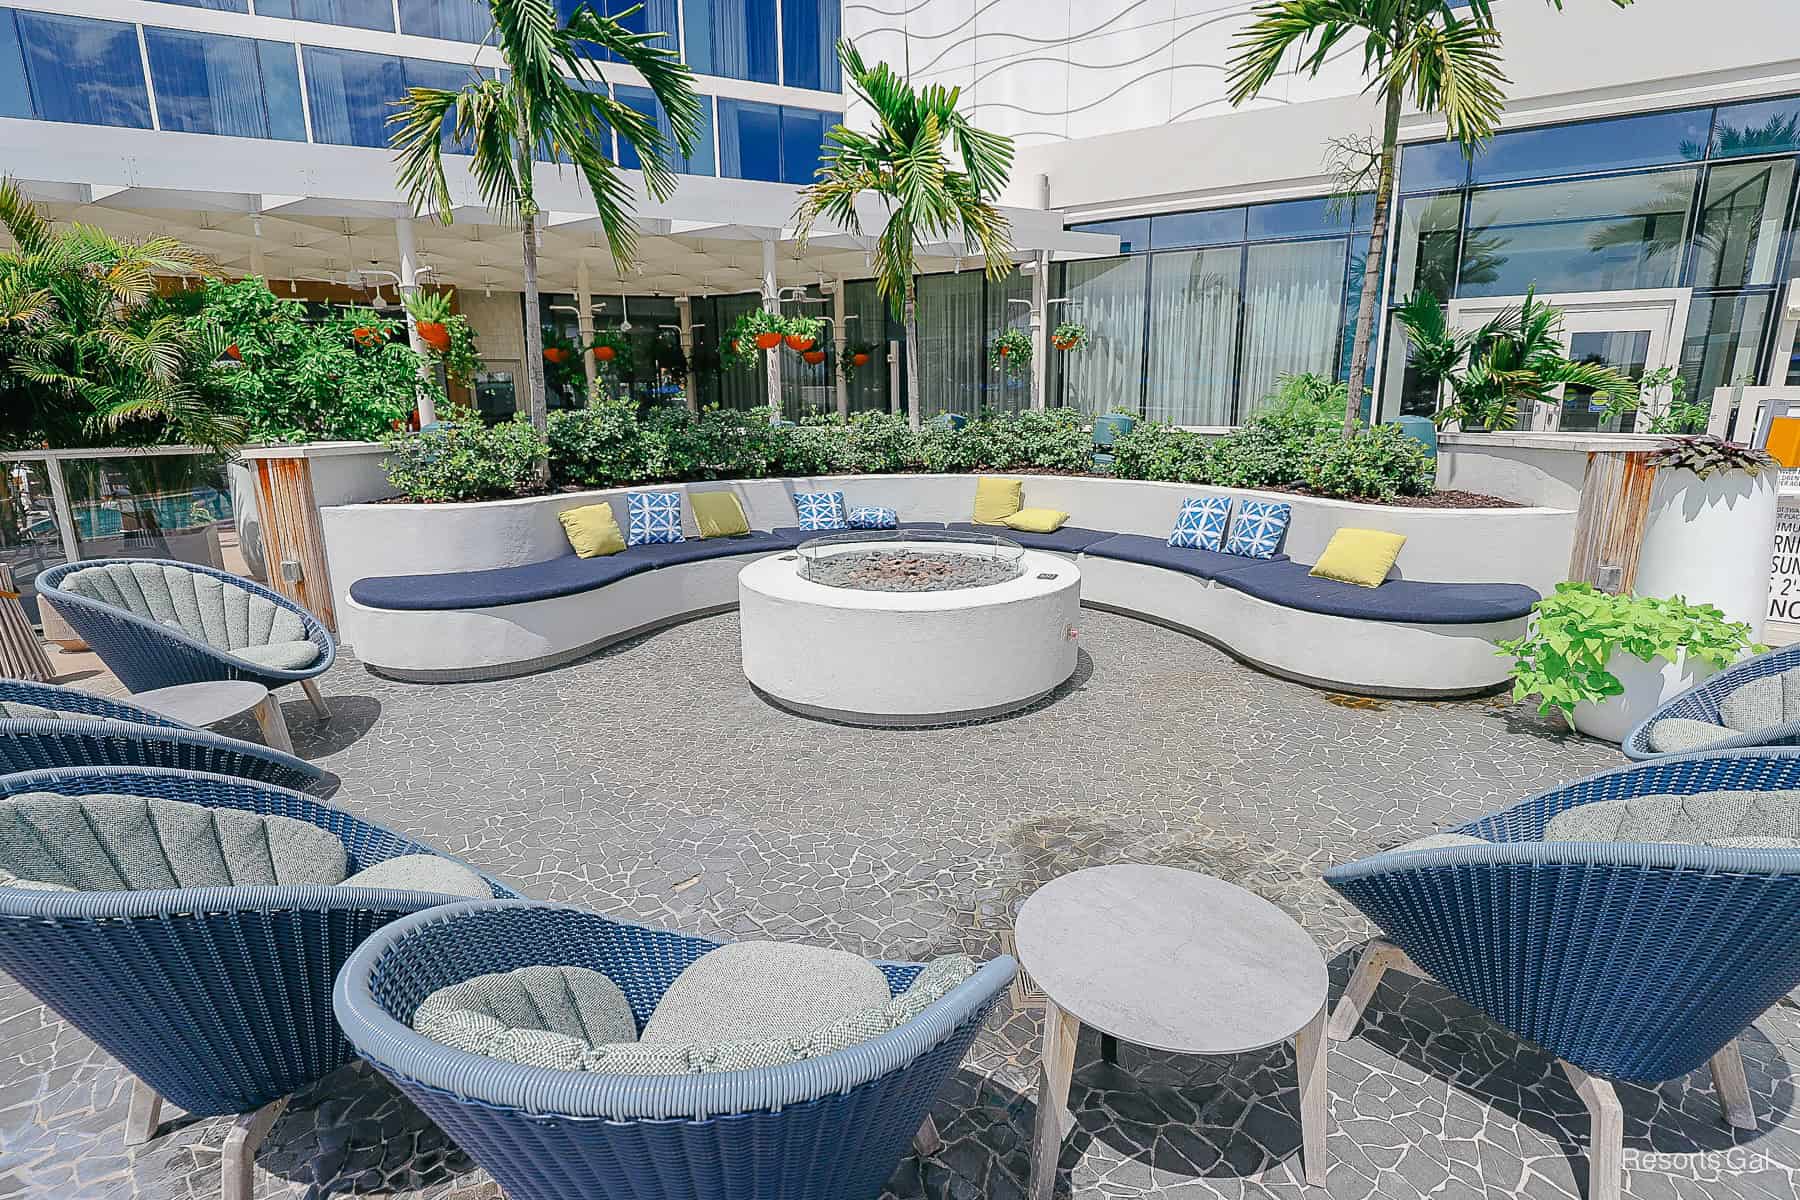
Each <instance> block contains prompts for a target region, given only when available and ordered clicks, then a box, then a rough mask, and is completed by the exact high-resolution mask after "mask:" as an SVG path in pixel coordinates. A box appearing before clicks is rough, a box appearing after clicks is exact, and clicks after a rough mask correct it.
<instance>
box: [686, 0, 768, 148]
mask: <svg viewBox="0 0 1800 1200" xmlns="http://www.w3.org/2000/svg"><path fill="white" fill-rule="evenodd" d="M687 23H688V27H687V61H688V65H689V66H691V67H693V68H694V70H696V71H698V72H700V73H701V74H702V75H722V76H724V77H725V78H727V79H754V80H757V81H758V82H761V83H779V82H781V81H780V79H779V78H777V75H778V69H777V64H778V60H777V58H776V49H775V34H776V25H775V0H688V4H687ZM720 120H724V114H723V113H721V114H720ZM721 128H723V126H721Z"/></svg>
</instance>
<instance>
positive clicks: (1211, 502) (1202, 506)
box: [1169, 496, 1231, 550]
mask: <svg viewBox="0 0 1800 1200" xmlns="http://www.w3.org/2000/svg"><path fill="white" fill-rule="evenodd" d="M1230 515H1231V497H1229V496H1199V497H1195V498H1194V499H1191V500H1183V501H1182V502H1181V515H1180V516H1178V517H1176V518H1175V530H1174V532H1172V533H1170V534H1169V545H1171V546H1183V547H1186V548H1187V549H1189V550H1218V549H1219V548H1220V547H1221V546H1223V545H1224V543H1225V518H1226V517H1228V516H1230Z"/></svg>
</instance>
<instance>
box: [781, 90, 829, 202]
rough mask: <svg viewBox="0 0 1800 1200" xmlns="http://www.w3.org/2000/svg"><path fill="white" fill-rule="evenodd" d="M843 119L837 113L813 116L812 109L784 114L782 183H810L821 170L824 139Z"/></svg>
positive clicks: (821, 113)
mask: <svg viewBox="0 0 1800 1200" xmlns="http://www.w3.org/2000/svg"><path fill="white" fill-rule="evenodd" d="M841 120H843V117H842V116H841V115H840V114H838V113H830V112H814V111H813V110H812V109H810V108H788V107H785V106H784V107H783V108H782V110H781V181H782V182H783V183H811V182H812V181H813V173H814V172H815V171H817V170H818V169H819V157H820V154H821V152H822V151H823V149H824V146H825V135H826V134H827V133H828V132H830V131H831V129H832V128H833V127H834V126H836V125H837V123H838V122H839V121H841Z"/></svg>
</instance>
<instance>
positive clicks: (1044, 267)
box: [1031, 250, 1050, 412]
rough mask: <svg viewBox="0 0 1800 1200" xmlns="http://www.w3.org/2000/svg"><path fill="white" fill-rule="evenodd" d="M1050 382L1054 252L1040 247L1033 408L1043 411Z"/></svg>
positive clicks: (1034, 296) (1034, 280)
mask: <svg viewBox="0 0 1800 1200" xmlns="http://www.w3.org/2000/svg"><path fill="white" fill-rule="evenodd" d="M1049 382H1050V252H1049V251H1048V250H1040V251H1038V256H1037V271H1036V272H1035V273H1034V274H1033V275H1032V277H1031V408H1032V411H1033V412H1043V411H1044V404H1045V396H1046V395H1047V394H1048V390H1049V389H1048V387H1047V386H1046V385H1047V384H1048V383H1049Z"/></svg>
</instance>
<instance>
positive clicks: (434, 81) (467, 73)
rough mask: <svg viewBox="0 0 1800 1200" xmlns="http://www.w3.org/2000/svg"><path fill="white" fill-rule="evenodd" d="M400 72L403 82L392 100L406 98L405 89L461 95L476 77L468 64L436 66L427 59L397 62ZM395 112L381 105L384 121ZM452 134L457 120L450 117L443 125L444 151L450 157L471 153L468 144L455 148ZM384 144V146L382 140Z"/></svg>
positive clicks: (439, 63) (404, 59) (437, 64)
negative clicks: (429, 89)
mask: <svg viewBox="0 0 1800 1200" xmlns="http://www.w3.org/2000/svg"><path fill="white" fill-rule="evenodd" d="M400 72H401V75H402V77H403V78H404V79H405V81H406V82H405V85H404V87H403V88H402V89H401V93H400V94H399V95H395V96H394V97H393V99H395V100H398V99H400V98H401V96H402V95H404V94H405V88H436V89H438V90H439V91H443V92H460V91H461V90H462V89H463V88H465V87H467V86H469V84H471V83H474V82H475V79H476V73H475V72H474V70H472V69H471V68H470V67H469V66H468V65H467V64H464V63H448V62H438V61H436V60H434V59H429V58H403V59H401V60H400ZM394 111H395V110H394V109H393V107H392V106H391V104H390V105H384V106H383V119H384V120H385V119H386V117H387V116H389V115H392V114H393V112H394ZM390 132H391V130H390ZM455 132H456V118H455V116H454V115H452V116H451V118H450V119H449V120H447V121H445V122H444V136H443V143H444V150H445V151H446V152H447V153H452V154H468V153H471V147H470V146H469V144H468V142H467V141H465V142H464V143H463V144H462V145H460V146H459V145H458V144H457V142H456V139H455V136H454V135H455ZM383 144H384V145H385V144H386V142H385V140H384V142H383Z"/></svg>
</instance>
